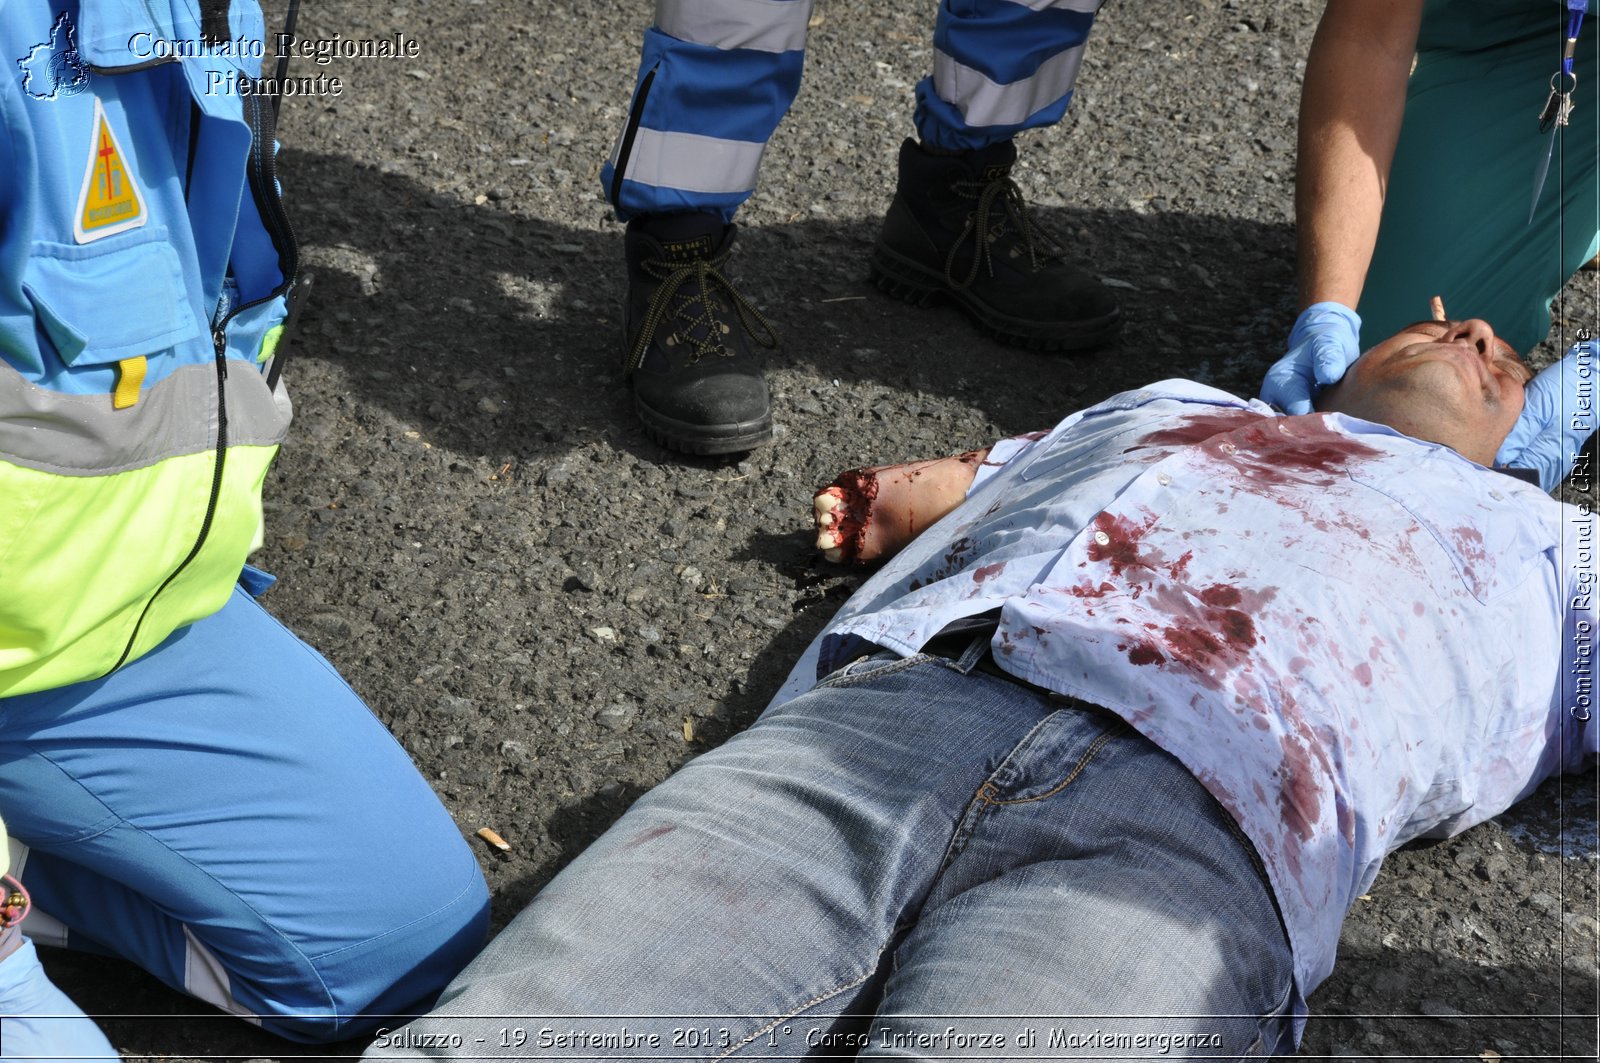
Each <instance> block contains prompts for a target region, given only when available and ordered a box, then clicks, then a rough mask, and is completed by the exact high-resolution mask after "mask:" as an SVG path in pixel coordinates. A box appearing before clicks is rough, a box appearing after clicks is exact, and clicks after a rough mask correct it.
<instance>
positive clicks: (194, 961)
mask: <svg viewBox="0 0 1600 1063" xmlns="http://www.w3.org/2000/svg"><path fill="white" fill-rule="evenodd" d="M183 943H184V950H183V988H184V989H186V990H187V991H188V992H189V995H190V996H194V997H199V998H200V999H201V1000H203V1001H205V1002H206V1003H207V1004H214V1005H216V1006H217V1007H219V1008H221V1009H222V1010H223V1011H226V1012H227V1013H229V1014H230V1015H237V1016H239V1018H241V1019H243V1020H244V1021H245V1022H248V1023H253V1024H254V1025H256V1026H260V1025H261V1017H260V1016H258V1015H257V1014H256V1013H255V1012H253V1011H251V1010H250V1009H249V1008H247V1007H245V1006H244V1005H243V1004H241V1003H239V1002H238V1001H237V1000H235V999H233V985H232V983H231V982H230V981H229V980H228V972H227V970H226V969H225V968H224V967H223V966H222V961H221V960H219V959H217V956H216V953H214V952H212V951H211V950H210V949H208V948H206V947H205V945H204V944H203V943H202V942H201V941H200V939H199V938H197V937H195V936H194V931H193V930H190V929H189V928H188V926H184V928H183Z"/></svg>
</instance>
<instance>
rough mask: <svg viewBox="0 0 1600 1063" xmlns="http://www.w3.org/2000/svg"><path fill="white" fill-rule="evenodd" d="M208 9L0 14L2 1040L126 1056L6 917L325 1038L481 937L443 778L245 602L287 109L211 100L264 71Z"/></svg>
mask: <svg viewBox="0 0 1600 1063" xmlns="http://www.w3.org/2000/svg"><path fill="white" fill-rule="evenodd" d="M200 7H201V8H203V9H204V13H203V14H199V13H197V12H196V10H195V6H194V5H192V4H189V3H184V2H179V0H163V2H157V3H151V4H141V5H133V4H124V5H112V4H94V5H89V4H84V5H81V6H80V5H79V4H78V3H76V2H75V0H5V2H3V3H0V60H3V61H4V67H5V69H6V71H7V72H6V74H5V76H3V77H0V158H4V159H6V160H8V165H7V166H6V167H5V168H4V169H0V499H3V500H4V501H3V503H0V815H3V816H4V818H5V822H6V826H7V828H8V829H9V833H10V845H9V846H8V856H9V859H8V865H9V872H10V875H12V876H15V877H16V879H18V880H20V882H21V884H22V885H23V886H25V887H26V889H27V891H28V892H30V893H31V895H32V902H33V906H34V907H33V911H32V914H31V915H29V916H28V917H27V918H26V919H24V920H23V921H22V922H21V924H20V927H17V926H8V927H7V928H5V929H3V930H0V957H3V958H0V1014H3V1015H5V1016H6V1018H4V1019H3V1020H0V1037H3V1038H4V1050H5V1052H6V1053H7V1055H43V1056H48V1055H51V1054H56V1055H64V1054H70V1055H94V1054H97V1053H98V1054H104V1051H105V1050H106V1049H108V1047H109V1046H105V1045H104V1044H103V1040H102V1041H99V1042H96V1040H95V1039H96V1038H97V1037H98V1035H93V1036H91V1034H92V1026H86V1024H87V1020H84V1019H82V1018H73V1019H67V1020H50V1019H48V1018H41V1017H39V1016H38V1014H37V1012H38V1009H39V1007H45V1008H49V1009H51V1010H52V1011H59V1010H61V1009H60V1007H59V1000H58V999H57V998H56V997H52V996H51V995H50V994H49V992H48V986H47V983H44V982H43V975H42V973H41V972H40V971H39V969H38V967H37V964H36V963H35V962H33V960H32V957H33V950H32V948H31V945H24V944H23V943H22V941H23V939H22V938H20V937H19V936H18V934H19V931H20V933H21V934H25V935H26V936H27V938H29V939H32V940H36V941H40V942H45V943H53V944H64V945H67V946H69V947H74V948H82V949H86V950H90V951H96V952H102V953H108V954H112V955H117V956H121V957H124V958H126V959H129V960H131V961H133V962H135V963H137V964H139V965H141V966H143V967H145V968H146V969H147V970H149V971H151V972H152V973H153V974H155V975H156V976H157V977H158V978H161V979H162V980H163V981H165V982H167V983H168V984H170V985H172V986H175V987H177V988H179V989H182V990H185V991H187V992H189V993H191V994H193V995H194V996H197V997H199V998H200V999H202V1000H205V1001H208V1002H209V1003H211V1004H214V1005H216V1006H217V1007H220V1008H222V1009H224V1010H226V1011H229V1012H232V1013H234V1014H237V1015H240V1016H242V1017H244V1018H245V1019H246V1020H247V1021H249V1022H253V1023H255V1024H257V1025H260V1026H262V1027H263V1028H265V1029H268V1030H271V1031H273V1032H275V1033H278V1034H281V1035H283V1036H285V1037H290V1038H294V1039H297V1040H302V1041H326V1040H335V1039H340V1038H345V1037H350V1036H355V1035H358V1034H360V1033H363V1032H366V1031H368V1030H370V1029H372V1028H374V1027H375V1026H377V1025H378V1024H379V1023H381V1022H382V1021H384V1014H385V1013H395V1012H400V1013H404V1012H406V1011H408V1010H413V1009H416V1008H418V1007H422V1006H425V1005H426V1004H427V1003H428V1002H429V1000H430V999H431V998H432V996H433V995H434V994H435V993H436V992H437V991H438V989H439V988H440V987H441V986H442V985H443V984H444V983H445V982H446V981H447V980H448V979H449V977H450V976H451V975H452V974H454V972H455V971H456V969H457V968H459V967H460V966H461V965H462V964H464V963H465V962H466V960H467V959H468V958H470V956H471V955H472V953H473V952H475V951H476V949H477V948H478V947H479V946H480V945H481V943H482V940H483V935H484V932H485V930H486V926H487V902H488V896H487V889H486V888H485V885H484V882H483V878H482V874H481V872H480V871H479V869H478V866H477V862H476V860H475V858H474V857H473V854H472V852H471V850H470V849H469V848H468V847H467V846H466V844H465V842H464V841H463V840H462V838H461V835H460V832H459V831H458V830H457V829H456V827H455V826H454V824H453V823H452V822H451V820H450V817H449V815H448V814H447V813H446V812H445V810H444V808H443V807H442V806H441V805H440V803H439V801H438V799H437V797H435V795H434V794H433V793H432V791H431V790H430V789H429V788H428V786H427V784H426V783H425V782H424V781H423V780H422V778H421V776H420V775H419V774H418V773H417V771H416V769H415V768H414V767H413V766H412V765H411V763H410V762H409V760H408V759H407V757H406V755H405V753H404V751H402V750H401V749H400V747H399V745H398V744H396V743H395V742H394V740H393V738H392V737H391V736H390V735H389V734H388V733H387V732H386V731H385V730H384V728H383V727H382V725H381V724H380V723H379V722H378V721H377V719H376V717H375V716H374V715H373V714H372V713H371V712H369V711H368V710H367V708H366V707H365V706H364V705H363V704H362V702H361V700H360V699H359V698H358V697H357V696H356V695H355V694H354V693H353V692H352V691H351V690H350V688H349V687H348V686H346V685H345V683H344V682H343V681H342V680H341V679H340V678H339V676H338V674H337V673H336V672H334V671H333V669H332V668H331V667H330V666H329V665H328V663H327V662H326V661H324V660H323V659H322V658H321V657H320V656H318V655H317V653H316V652H315V651H314V650H312V649H311V648H310V647H309V646H307V645H305V644H304V643H302V642H301V641H300V640H298V639H297V638H295V637H294V636H293V635H292V634H291V633H290V632H288V631H287V630H286V629H285V628H283V627H282V626H281V625H279V624H278V623H277V622H276V621H275V620H273V619H272V617H270V616H269V615H268V614H267V613H265V612H264V611H262V609H261V608H260V607H259V606H258V605H257V604H256V603H255V600H254V599H255V596H256V595H258V594H259V593H261V592H262V591H263V590H265V588H266V587H267V586H268V585H269V584H270V582H271V578H270V577H266V576H264V575H263V574H261V573H258V572H255V571H254V570H251V569H249V568H247V567H246V566H245V564H244V561H245V558H246V556H247V555H248V553H249V551H250V550H251V549H252V548H253V547H254V546H255V545H257V544H258V543H259V541H260V538H261V508H260V490H261V483H262V480H263V478H264V476H265V474H266V471H267V466H268V464H269V463H270V461H271V459H272V457H273V455H274V454H275V453H276V450H277V445H278V442H279V441H280V440H281V439H282V437H283V435H284V433H285V431H286V429H287V427H288V422H289V413H290V407H289V400H288V397H287V395H286V394H285V392H284V390H283V387H282V385H281V383H280V382H278V380H277V379H276V377H277V374H276V373H275V372H274V371H273V359H274V352H275V348H276V345H277V343H278V340H279V338H280V336H281V334H282V323H283V320H284V316H285V296H286V295H287V294H289V293H290V291H291V290H292V288H293V285H294V282H295V278H296V273H297V270H296V255H295V244H294V237H293V233H292V231H291V229H290V226H289V222H288V218H287V216H286V214H285V213H284V209H283V205H282V203H281V201H280V199H279V190H278V182H277V178H276V173H275V171H274V165H273V162H274V158H273V156H274V140H273V124H274V118H275V106H274V100H273V98H272V97H271V96H270V95H263V94H255V93H252V94H238V93H208V92H207V91H206V90H205V89H206V85H207V84H208V81H214V80H215V77H214V75H216V74H217V73H218V72H219V71H220V72H222V73H224V74H228V75H232V76H233V78H234V83H235V84H237V83H238V81H239V79H240V78H241V77H242V78H244V79H246V80H248V81H250V82H251V83H252V84H255V83H254V80H253V79H255V78H257V77H259V76H260V74H261V67H262V58H263V54H264V53H265V54H270V52H269V51H267V50H265V49H263V48H262V47H261V42H262V41H263V39H264V36H265V34H264V27H263V23H262V18H261V14H260V11H259V10H258V8H257V7H256V5H255V4H254V3H249V2H246V3H232V4H226V3H221V4H204V5H200ZM139 34H145V35H147V38H145V39H148V38H150V37H153V38H160V39H163V40H169V41H174V42H191V43H192V42H208V43H207V46H206V47H204V48H199V49H192V50H198V52H199V53H200V54H197V55H186V56H185V57H184V58H183V59H182V60H181V61H180V60H178V59H176V58H172V57H167V58H165V59H156V60H149V59H146V60H139V59H138V58H137V57H136V56H132V55H131V54H130V50H129V49H130V41H132V40H133V39H134V38H135V37H136V35H139ZM22 896H23V894H22V891H21V890H20V889H15V888H12V889H9V890H7V891H6V892H5V894H3V895H0V898H3V899H7V900H15V901H16V903H7V904H4V905H0V923H4V924H10V923H13V922H15V917H16V916H17V915H19V914H20V910H21V909H22V908H23V907H24V906H25V903H26V902H25V901H22V900H21V898H22ZM51 1001H55V1003H51ZM40 1002H43V1003H40ZM30 1013H33V1016H32V1017H29V1016H30ZM369 1016H370V1017H369ZM86 1045H87V1046H89V1049H92V1050H89V1049H86V1048H85V1046H86Z"/></svg>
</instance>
